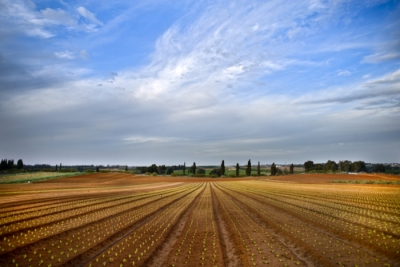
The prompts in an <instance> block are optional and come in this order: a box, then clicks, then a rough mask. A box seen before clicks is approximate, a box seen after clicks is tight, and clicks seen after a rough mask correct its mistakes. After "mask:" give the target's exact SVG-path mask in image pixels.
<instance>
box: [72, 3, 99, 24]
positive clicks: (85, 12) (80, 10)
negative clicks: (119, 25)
mask: <svg viewBox="0 0 400 267" xmlns="http://www.w3.org/2000/svg"><path fill="white" fill-rule="evenodd" d="M76 10H77V11H78V13H79V15H81V16H82V17H84V18H85V19H87V20H89V21H91V22H93V23H95V24H97V25H101V26H102V25H103V22H101V21H100V20H98V19H97V18H96V16H95V15H94V14H93V13H92V12H90V11H89V10H87V9H86V8H84V7H83V6H80V7H78V8H77V9H76Z"/></svg>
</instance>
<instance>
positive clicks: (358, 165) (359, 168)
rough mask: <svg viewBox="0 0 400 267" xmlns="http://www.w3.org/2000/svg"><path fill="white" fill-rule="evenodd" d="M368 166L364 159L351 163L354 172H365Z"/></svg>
mask: <svg viewBox="0 0 400 267" xmlns="http://www.w3.org/2000/svg"><path fill="white" fill-rule="evenodd" d="M366 170H367V168H366V167H365V162H364V161H354V162H353V163H352V164H351V171H352V172H365V171H366Z"/></svg>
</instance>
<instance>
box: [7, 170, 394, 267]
mask: <svg viewBox="0 0 400 267" xmlns="http://www.w3.org/2000/svg"><path fill="white" fill-rule="evenodd" d="M288 177H289V178H288V179H286V180H285V178H284V177H280V178H279V179H278V178H277V179H275V178H274V179H273V180H271V179H269V178H268V177H260V179H255V178H254V177H253V178H243V179H242V178H241V179H235V178H232V179H230V178H221V179H210V178H186V177H160V176H155V177H151V176H135V175H132V174H123V173H98V174H92V175H84V176H73V177H66V178H59V179H53V180H46V181H41V182H37V183H33V184H3V185H1V187H0V266H1V267H4V266H15V267H18V266H46V267H53V266H91V267H94V266H119V267H122V266H400V201H399V199H400V187H399V186H398V185H395V184H389V185H384V184H338V183H330V181H331V180H350V178H351V179H369V180H374V179H375V180H382V179H383V180H388V181H391V180H395V181H398V180H399V179H398V178H396V177H395V176H383V177H376V176H365V177H363V176H361V175H360V176H358V177H355V178H353V176H351V177H350V176H344V175H343V176H340V175H332V177H331V176H321V177H322V178H321V179H319V180H323V182H319V183H317V182H315V180H318V179H316V178H318V177H319V176H317V175H304V176H301V175H293V176H288ZM338 177H339V178H338ZM349 177H350V178H349ZM324 179H325V180H324Z"/></svg>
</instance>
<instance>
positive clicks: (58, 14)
mask: <svg viewBox="0 0 400 267" xmlns="http://www.w3.org/2000/svg"><path fill="white" fill-rule="evenodd" d="M40 12H41V13H42V15H43V18H45V19H47V20H48V23H54V24H61V25H66V26H76V25H77V20H76V18H73V17H71V15H70V14H68V13H67V12H66V11H64V10H62V9H59V8H58V9H51V8H46V9H44V10H41V11H40Z"/></svg>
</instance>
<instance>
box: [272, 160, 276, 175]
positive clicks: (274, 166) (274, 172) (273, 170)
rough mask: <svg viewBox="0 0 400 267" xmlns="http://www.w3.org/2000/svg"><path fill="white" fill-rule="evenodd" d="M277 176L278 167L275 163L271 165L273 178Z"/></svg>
mask: <svg viewBox="0 0 400 267" xmlns="http://www.w3.org/2000/svg"><path fill="white" fill-rule="evenodd" d="M275 175H276V165H275V162H274V163H272V165H271V176H275Z"/></svg>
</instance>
